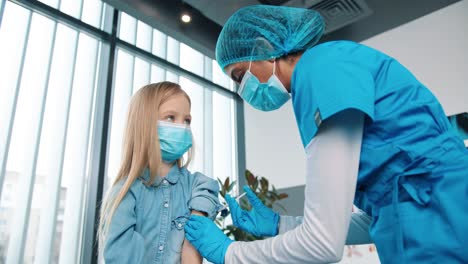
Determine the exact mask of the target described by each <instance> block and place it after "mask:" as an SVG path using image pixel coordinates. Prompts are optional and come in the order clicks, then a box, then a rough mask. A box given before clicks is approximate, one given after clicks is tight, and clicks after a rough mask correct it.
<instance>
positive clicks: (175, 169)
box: [141, 163, 180, 186]
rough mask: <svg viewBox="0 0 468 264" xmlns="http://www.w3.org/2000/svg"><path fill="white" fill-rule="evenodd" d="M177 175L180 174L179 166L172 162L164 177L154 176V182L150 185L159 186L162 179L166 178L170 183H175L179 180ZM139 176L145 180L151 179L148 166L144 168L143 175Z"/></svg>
mask: <svg viewBox="0 0 468 264" xmlns="http://www.w3.org/2000/svg"><path fill="white" fill-rule="evenodd" d="M179 176H180V169H179V166H177V164H175V163H174V165H172V167H171V169H170V170H169V172H168V173H167V175H166V176H165V177H161V176H156V179H154V182H153V184H152V185H151V186H159V185H161V183H162V182H163V181H164V180H167V181H168V182H169V183H171V184H176V183H177V181H178V180H179ZM141 178H142V179H143V180H144V181H146V182H149V181H150V180H151V176H150V170H149V168H145V169H144V171H143V175H142V176H141Z"/></svg>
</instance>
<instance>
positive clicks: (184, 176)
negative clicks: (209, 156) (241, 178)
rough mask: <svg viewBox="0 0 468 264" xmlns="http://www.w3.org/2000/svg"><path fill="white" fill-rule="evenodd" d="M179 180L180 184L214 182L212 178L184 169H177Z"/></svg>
mask: <svg viewBox="0 0 468 264" xmlns="http://www.w3.org/2000/svg"><path fill="white" fill-rule="evenodd" d="M179 172H180V178H181V181H182V182H186V183H200V182H211V181H213V182H216V181H215V180H214V179H213V178H211V177H209V176H207V175H205V174H203V173H201V172H198V171H190V170H188V169H187V168H186V167H182V168H180V169H179Z"/></svg>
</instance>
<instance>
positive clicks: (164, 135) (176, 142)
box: [158, 121, 192, 163]
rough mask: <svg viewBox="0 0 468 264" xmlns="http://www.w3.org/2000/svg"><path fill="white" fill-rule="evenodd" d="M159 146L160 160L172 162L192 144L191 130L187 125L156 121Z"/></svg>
mask: <svg viewBox="0 0 468 264" xmlns="http://www.w3.org/2000/svg"><path fill="white" fill-rule="evenodd" d="M158 135H159V146H160V148H161V155H162V160H163V161H164V162H166V163H171V162H174V161H176V160H178V159H180V158H181V157H182V155H184V153H185V152H187V151H188V150H189V148H190V147H191V146H192V132H191V130H190V126H189V125H183V124H175V123H170V122H164V121H158Z"/></svg>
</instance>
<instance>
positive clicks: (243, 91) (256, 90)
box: [237, 61, 291, 111]
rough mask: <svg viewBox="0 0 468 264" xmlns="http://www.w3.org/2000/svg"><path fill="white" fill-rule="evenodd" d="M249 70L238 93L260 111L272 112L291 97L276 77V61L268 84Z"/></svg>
mask: <svg viewBox="0 0 468 264" xmlns="http://www.w3.org/2000/svg"><path fill="white" fill-rule="evenodd" d="M251 65H252V61H250V64H249V69H248V71H247V72H246V73H245V75H244V77H243V78H242V82H241V84H240V86H239V90H238V91H237V93H238V94H239V95H240V97H241V98H242V99H244V100H245V101H246V102H247V103H249V104H250V105H251V106H253V107H254V108H256V109H258V110H262V111H272V110H276V109H278V108H280V107H281V106H282V105H284V104H285V103H286V102H287V101H288V100H289V98H291V95H290V94H289V93H288V91H287V90H286V88H285V87H284V85H283V83H281V81H280V80H279V79H278V77H277V76H276V75H275V69H276V61H275V62H274V64H273V74H272V75H271V77H270V78H269V79H268V81H267V82H266V83H261V82H260V81H259V80H258V78H257V77H255V75H253V74H252V72H251V71H250V67H251Z"/></svg>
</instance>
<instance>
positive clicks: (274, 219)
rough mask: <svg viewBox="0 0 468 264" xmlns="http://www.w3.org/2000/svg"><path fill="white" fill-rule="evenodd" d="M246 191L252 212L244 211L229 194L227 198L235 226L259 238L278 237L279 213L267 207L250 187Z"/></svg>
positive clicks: (245, 188) (245, 187) (246, 187)
mask: <svg viewBox="0 0 468 264" xmlns="http://www.w3.org/2000/svg"><path fill="white" fill-rule="evenodd" d="M244 191H245V192H246V193H247V198H248V199H249V202H250V204H251V205H252V210H250V211H246V210H242V208H241V207H240V206H239V204H238V203H237V202H236V200H235V199H233V198H232V197H231V196H230V195H229V194H227V195H226V197H225V200H226V202H227V203H228V205H229V209H230V210H231V217H232V222H233V224H234V225H235V226H236V227H239V228H240V229H242V230H244V231H246V232H249V233H251V234H253V235H255V236H257V237H261V236H276V235H277V234H278V222H279V215H278V213H275V212H274V211H273V210H271V209H270V208H268V207H266V206H265V205H264V204H263V203H262V201H260V199H258V197H257V196H256V195H255V193H254V192H252V190H251V189H250V188H249V187H248V186H244Z"/></svg>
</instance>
